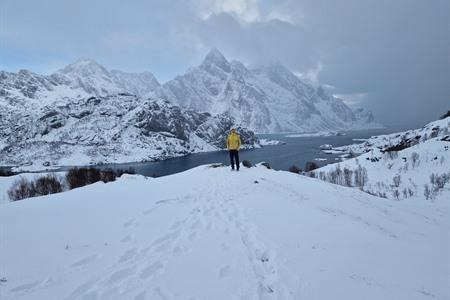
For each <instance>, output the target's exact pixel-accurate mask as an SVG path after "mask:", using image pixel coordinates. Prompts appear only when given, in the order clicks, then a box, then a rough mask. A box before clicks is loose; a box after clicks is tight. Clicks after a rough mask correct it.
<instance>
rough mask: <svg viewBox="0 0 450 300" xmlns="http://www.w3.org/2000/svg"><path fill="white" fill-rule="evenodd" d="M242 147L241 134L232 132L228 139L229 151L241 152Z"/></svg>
mask: <svg viewBox="0 0 450 300" xmlns="http://www.w3.org/2000/svg"><path fill="white" fill-rule="evenodd" d="M240 147H241V138H240V137H239V134H237V133H235V132H232V133H230V134H229V135H228V138H227V148H228V150H239V148H240Z"/></svg>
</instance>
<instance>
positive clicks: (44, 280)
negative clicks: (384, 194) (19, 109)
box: [0, 166, 450, 300]
mask: <svg viewBox="0 0 450 300" xmlns="http://www.w3.org/2000/svg"><path fill="white" fill-rule="evenodd" d="M17 176H20V175H17ZM4 179H7V178H5V177H0V187H1V186H2V184H1V182H2V181H3V180H4ZM1 194H3V192H2V191H0V195H1ZM447 195H448V194H447ZM449 220H450V218H449V201H448V198H447V199H445V198H442V199H440V201H435V202H434V203H431V202H428V201H391V200H386V199H382V198H379V197H374V196H371V195H368V194H366V193H363V192H361V191H358V190H355V189H350V188H346V187H341V186H336V185H332V184H329V183H326V182H323V181H320V180H317V179H313V178H307V177H305V176H299V175H297V174H293V173H289V172H283V171H273V170H268V169H266V168H265V167H262V166H258V167H253V168H249V169H247V168H242V169H241V171H239V172H230V171H229V168H228V167H215V168H212V167H210V166H200V167H197V168H195V169H191V170H188V171H186V172H183V173H179V174H174V175H170V176H165V177H160V178H155V179H153V178H146V177H142V176H137V175H135V176H130V175H128V176H126V175H124V176H123V177H122V178H120V179H119V180H117V181H115V182H111V183H107V184H104V183H102V182H98V183H96V184H93V185H90V186H85V187H82V188H77V189H74V190H71V191H68V192H63V193H59V194H53V195H48V196H42V197H39V198H32V199H25V200H21V201H17V202H11V203H5V204H3V205H1V206H0V228H5V229H6V230H2V236H1V243H0V253H1V255H0V266H2V267H1V269H0V279H1V281H0V295H1V299H2V300H12V299H14V300H35V299H80V300H81V299H98V300H140V299H199V300H204V299H217V300H222V299H223V300H229V299H255V300H256V299H280V300H284V299H286V300H289V299H365V300H380V299H389V300H398V299H408V300H426V299H448V296H449V294H448V293H449V290H448V282H449V277H450V274H449V272H450V271H449V269H448V263H449V257H448V254H449V251H450V249H449V247H450V243H449V235H448V234H449V226H450V224H449Z"/></svg>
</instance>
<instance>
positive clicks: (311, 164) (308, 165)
mask: <svg viewBox="0 0 450 300" xmlns="http://www.w3.org/2000/svg"><path fill="white" fill-rule="evenodd" d="M318 167H319V166H318V165H317V164H316V163H315V162H313V161H307V162H306V164H305V172H309V171H312V170H315V169H317V168H318Z"/></svg>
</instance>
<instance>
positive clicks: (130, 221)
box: [123, 219, 134, 228]
mask: <svg viewBox="0 0 450 300" xmlns="http://www.w3.org/2000/svg"><path fill="white" fill-rule="evenodd" d="M133 223H134V219H131V220H129V221H128V222H126V223H124V224H123V227H125V228H128V227H130V226H131V225H133Z"/></svg>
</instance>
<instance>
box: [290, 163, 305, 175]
mask: <svg viewBox="0 0 450 300" xmlns="http://www.w3.org/2000/svg"><path fill="white" fill-rule="evenodd" d="M301 171H302V170H301V169H299V168H297V166H295V165H292V166H290V167H289V172H292V173H296V174H299V173H300V172H301Z"/></svg>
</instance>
